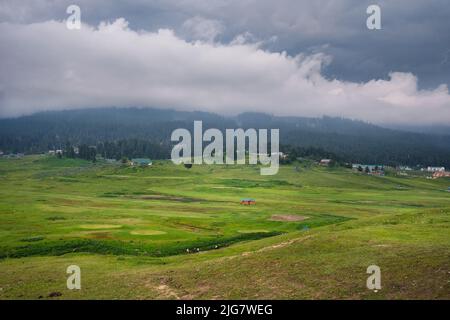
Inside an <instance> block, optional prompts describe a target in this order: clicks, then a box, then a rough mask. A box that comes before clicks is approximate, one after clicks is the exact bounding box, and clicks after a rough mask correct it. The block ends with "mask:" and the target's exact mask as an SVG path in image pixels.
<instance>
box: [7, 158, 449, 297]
mask: <svg viewBox="0 0 450 320" xmlns="http://www.w3.org/2000/svg"><path fill="white" fill-rule="evenodd" d="M296 166H298V167H299V168H297V169H295V168H294V167H293V166H283V167H282V168H281V169H280V172H279V174H278V175H276V176H271V177H263V176H260V175H259V168H258V167H257V166H232V167H226V166H194V167H193V168H192V169H185V168H184V167H182V166H180V167H178V166H174V165H173V164H171V163H170V162H163V161H161V162H156V163H155V164H154V166H152V167H150V168H130V167H122V166H120V165H108V164H102V163H99V164H96V165H94V164H90V163H87V162H84V161H78V160H68V159H63V160H60V159H56V158H50V157H44V156H30V157H25V158H22V159H8V160H5V159H1V160H0V275H1V276H0V298H1V299H11V298H26V299H37V298H47V297H48V296H49V294H50V293H51V292H60V293H62V296H61V297H60V298H75V299H87V298H95V299H101V298H124V299H128V298H138V299H155V298H163V299H177V298H180V299H183V298H200V299H209V298H226V299H232V298H254V299H259V298H281V299H295V298H307V299H312V298H346V299H353V298H367V299H378V298H397V299H402V298H404V299H413V298H445V299H449V298H450V294H449V293H450V285H449V280H450V249H449V248H450V232H449V226H450V223H449V222H450V216H449V215H450V193H448V192H446V191H445V190H446V189H447V187H448V186H450V181H449V179H440V180H428V179H425V178H424V177H413V176H396V175H395V174H394V173H392V174H390V175H388V176H386V177H371V176H366V175H361V174H357V173H353V172H351V171H350V170H347V169H342V168H319V167H316V166H314V165H311V164H307V163H305V164H300V165H298V164H296ZM246 197H251V198H255V199H256V201H257V204H256V206H241V205H240V204H239V200H240V199H241V198H246ZM274 215H276V216H277V217H280V216H281V217H282V216H283V215H286V216H290V217H292V216H296V215H298V216H299V217H301V219H298V221H289V220H286V221H282V219H272V216H274ZM280 220H281V221H280ZM70 264H77V265H79V266H80V267H81V270H82V290H80V291H70V290H67V289H66V287H65V285H66V277H67V275H66V273H65V270H66V268H67V266H68V265H70ZM371 264H376V265H379V266H380V267H381V270H382V286H383V288H382V290H380V291H379V292H378V293H374V292H371V291H369V290H368V289H367V288H366V286H365V284H366V278H367V276H368V275H367V274H366V273H365V271H366V268H367V266H369V265H371Z"/></svg>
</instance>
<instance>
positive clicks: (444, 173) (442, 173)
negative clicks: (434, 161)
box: [433, 171, 450, 179]
mask: <svg viewBox="0 0 450 320" xmlns="http://www.w3.org/2000/svg"><path fill="white" fill-rule="evenodd" d="M438 178H450V172H448V171H436V172H434V173H433V179H438Z"/></svg>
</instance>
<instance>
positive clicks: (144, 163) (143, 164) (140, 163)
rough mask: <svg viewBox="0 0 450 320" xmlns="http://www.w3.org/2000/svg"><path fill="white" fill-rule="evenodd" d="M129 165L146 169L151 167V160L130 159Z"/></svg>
mask: <svg viewBox="0 0 450 320" xmlns="http://www.w3.org/2000/svg"><path fill="white" fill-rule="evenodd" d="M131 164H132V165H133V166H140V167H147V166H151V165H152V160H150V159H147V158H136V159H131Z"/></svg>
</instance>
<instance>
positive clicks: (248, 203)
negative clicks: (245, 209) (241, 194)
mask: <svg viewBox="0 0 450 320" xmlns="http://www.w3.org/2000/svg"><path fill="white" fill-rule="evenodd" d="M241 204H243V205H246V206H251V205H255V204H256V200H255V199H251V198H245V199H241Z"/></svg>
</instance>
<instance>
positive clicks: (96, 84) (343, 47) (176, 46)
mask: <svg viewBox="0 0 450 320" xmlns="http://www.w3.org/2000/svg"><path fill="white" fill-rule="evenodd" d="M373 3H376V4H378V5H380V7H381V8H382V30H377V31H371V30H368V29H367V28H366V18H367V14H366V8H367V6H368V5H369V4H373ZM69 4H77V5H79V6H80V7H81V10H82V21H83V28H82V30H80V31H77V32H75V33H73V32H71V31H68V30H67V29H66V28H65V24H64V19H66V17H67V14H66V8H67V6H68V5H69ZM449 16H450V6H449V5H447V1H445V0H430V1H419V0H398V1H376V2H375V1H364V0H343V1H332V0H317V1H306V0H305V1H302V0H279V1H268V0H239V1H238V0H208V1H200V0H184V1H179V0H164V1H163V0H159V1H158V0H153V1H143V0H137V1H124V0H119V1H108V0H97V1H92V0H78V1H73V0H70V1H66V0H58V1H51V0H47V1H44V0H24V1H20V2H19V1H14V0H3V1H2V2H1V3H0V40H1V42H0V49H1V51H0V58H1V59H0V68H1V69H2V71H3V72H2V74H0V116H9V115H18V114H23V113H30V112H33V111H36V110H42V109H64V108H81V107H89V106H108V105H121V106H128V105H141V106H152V105H153V106H155V105H156V106H160V107H164V106H167V107H177V108H185V109H190V110H192V109H201V110H208V111H215V112H220V113H224V112H231V113H233V112H234V113H237V112H240V111H264V112H271V113H278V114H284V115H288V114H295V115H311V116H315V115H322V114H329V115H337V116H345V117H350V118H360V119H366V120H369V121H373V122H408V123H413V122H415V123H417V122H420V121H422V122H426V123H435V122H440V123H443V122H444V123H445V122H449V121H450V97H449V94H448V89H447V87H446V86H445V84H448V83H450V72H449V71H450V40H449V39H450V37H449V36H448V35H449V34H450V22H449V20H448V17H449ZM119 18H123V19H119ZM104 21H109V22H110V23H109V24H108V23H103V22H104ZM197 40H199V41H197ZM442 84H444V85H442Z"/></svg>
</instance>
